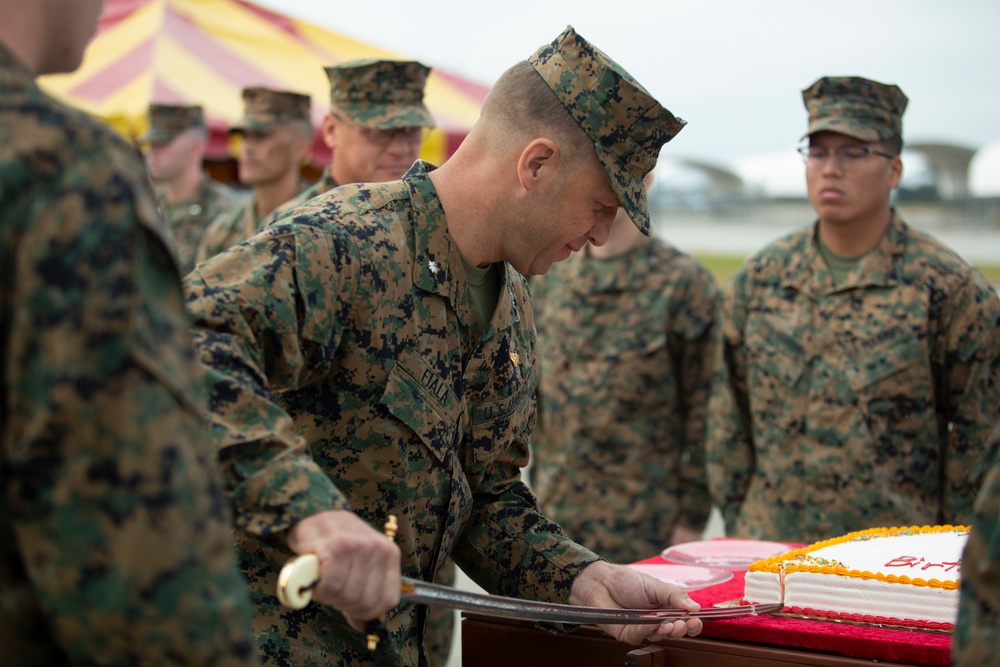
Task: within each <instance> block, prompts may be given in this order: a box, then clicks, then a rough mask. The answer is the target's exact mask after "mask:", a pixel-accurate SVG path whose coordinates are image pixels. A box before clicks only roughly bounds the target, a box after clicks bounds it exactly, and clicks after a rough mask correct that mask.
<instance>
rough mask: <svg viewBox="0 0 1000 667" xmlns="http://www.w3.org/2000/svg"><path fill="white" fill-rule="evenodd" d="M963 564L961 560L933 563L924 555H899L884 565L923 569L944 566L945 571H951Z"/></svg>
mask: <svg viewBox="0 0 1000 667" xmlns="http://www.w3.org/2000/svg"><path fill="white" fill-rule="evenodd" d="M961 564H962V563H961V561H954V562H950V561H946V562H944V563H932V562H930V561H928V560H926V559H924V558H923V557H920V558H917V557H916V556H898V557H896V558H893V559H892V560H890V561H889V562H888V563H886V564H885V565H884V567H910V568H915V567H919V568H920V569H921V570H922V571H926V570H930V569H932V568H942V569H943V570H944V571H945V572H951V571H952V570H958V569H959V568H960V566H961Z"/></svg>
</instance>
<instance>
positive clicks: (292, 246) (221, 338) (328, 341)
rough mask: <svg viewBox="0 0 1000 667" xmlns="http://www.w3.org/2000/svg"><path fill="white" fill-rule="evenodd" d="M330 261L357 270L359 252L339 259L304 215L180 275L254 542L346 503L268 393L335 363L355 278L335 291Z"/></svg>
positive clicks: (245, 526)
mask: <svg viewBox="0 0 1000 667" xmlns="http://www.w3.org/2000/svg"><path fill="white" fill-rule="evenodd" d="M334 257H341V258H343V257H349V258H350V259H349V260H344V261H345V263H347V264H353V265H354V266H357V265H358V264H359V262H358V258H357V253H356V251H355V249H354V248H353V247H346V248H340V249H338V252H337V253H334V252H333V250H332V249H331V248H330V247H329V245H328V240H327V238H326V236H325V235H324V234H322V233H319V232H317V231H316V230H315V229H314V228H313V227H312V226H310V225H308V224H306V223H303V222H301V221H299V220H297V221H296V222H295V223H289V224H284V225H276V226H273V227H270V228H269V229H267V230H266V231H264V232H263V233H261V234H259V235H257V236H255V237H253V238H251V239H250V240H249V241H248V242H247V243H244V244H242V245H239V246H236V247H235V248H233V249H232V251H231V252H227V253H223V254H221V255H217V256H215V257H213V258H212V259H210V260H209V261H208V262H206V263H205V264H202V265H201V266H199V267H198V268H197V269H195V270H194V271H193V272H192V273H191V274H189V275H188V276H187V278H186V279H185V290H186V295H187V300H188V302H187V303H188V308H189V310H190V311H191V313H192V315H193V317H194V321H195V327H196V328H195V332H194V342H195V350H196V353H197V355H198V359H199V360H200V361H201V363H202V364H203V365H204V366H205V367H206V381H207V384H208V391H209V407H210V410H211V412H212V419H213V428H212V431H213V437H214V440H215V442H216V443H217V445H218V446H219V448H220V449H219V456H220V461H221V464H222V468H223V475H224V479H225V481H226V484H227V486H228V490H229V491H230V492H231V493H232V494H233V499H234V511H235V515H236V525H237V527H238V528H239V529H241V530H243V531H246V532H247V533H249V534H252V535H256V536H258V537H262V538H268V537H273V536H275V535H277V534H278V533H282V532H283V531H285V530H287V529H288V528H289V527H291V526H292V525H293V524H294V523H295V522H297V521H298V520H299V519H302V518H304V517H307V516H310V515H312V514H316V513H317V512H321V511H325V510H329V509H346V508H347V502H346V500H345V498H344V496H343V495H342V494H341V493H340V491H339V490H338V489H337V488H336V487H335V486H334V485H333V482H332V481H331V480H330V479H329V477H328V476H327V475H326V474H325V473H324V472H323V471H322V470H321V469H320V468H319V467H318V466H317V465H316V463H315V462H314V461H313V460H312V459H311V457H310V456H309V454H308V452H307V450H306V443H305V441H304V440H303V439H302V438H301V437H299V436H298V435H297V434H296V433H295V431H294V429H293V425H292V419H291V417H290V416H289V415H288V413H287V412H286V411H285V410H284V409H283V408H282V407H281V406H280V405H279V403H278V402H276V401H275V400H274V397H273V396H272V392H271V388H272V387H281V388H282V390H291V389H296V388H299V387H302V386H304V385H306V384H308V383H309V382H311V381H312V380H314V379H316V378H318V377H322V376H324V375H325V374H326V373H327V372H328V370H329V368H330V364H331V363H332V359H333V353H334V351H335V350H336V346H337V344H338V324H337V323H338V322H344V321H346V319H347V314H346V313H347V309H348V308H349V299H350V292H351V291H352V289H353V288H352V285H351V283H350V281H349V280H348V281H347V282H346V283H345V284H342V285H337V284H335V281H336V276H337V275H338V271H337V270H336V268H335V267H334V266H333V263H334V259H333V258H334ZM345 299H346V300H345ZM317 305H318V306H319V307H316V306H317Z"/></svg>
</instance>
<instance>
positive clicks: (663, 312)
mask: <svg viewBox="0 0 1000 667" xmlns="http://www.w3.org/2000/svg"><path fill="white" fill-rule="evenodd" d="M531 292H532V303H533V304H534V306H535V323H536V327H537V330H538V349H539V358H540V360H541V374H540V376H539V385H538V397H537V400H538V424H537V428H536V430H535V436H534V438H533V440H532V467H531V487H532V490H533V491H534V492H535V495H536V496H537V497H538V505H539V507H540V508H541V509H542V511H543V512H545V513H546V515H547V516H549V517H551V518H552V519H554V520H555V521H556V523H558V524H559V525H560V526H562V527H563V529H564V530H565V531H566V532H567V534H569V536H570V537H572V538H573V539H575V540H576V541H578V542H580V543H581V544H584V545H586V546H587V547H588V548H590V549H593V550H594V551H596V552H597V553H599V554H601V555H602V556H604V557H606V558H608V559H611V560H616V561H618V562H622V563H630V562H633V561H636V560H640V559H642V558H647V557H649V556H651V555H655V554H657V553H659V552H660V551H662V550H663V549H664V548H665V547H666V546H668V544H669V543H670V538H671V533H672V531H673V530H674V528H675V527H676V526H678V525H680V526H684V527H686V528H689V529H691V530H693V531H696V532H700V531H702V530H704V528H705V523H706V521H707V520H708V514H709V510H710V509H711V501H710V499H709V496H708V488H707V485H706V481H705V458H704V452H705V441H704V438H705V416H706V408H707V404H708V393H709V387H710V384H711V378H712V372H713V367H712V364H711V359H712V354H711V353H712V344H713V343H714V340H713V336H712V331H713V328H714V326H715V321H716V310H717V308H718V305H719V289H718V287H717V286H716V284H715V280H714V279H713V278H712V274H710V273H709V272H708V271H707V270H706V269H705V267H704V266H702V265H701V264H700V263H699V262H698V260H696V259H695V258H693V257H691V256H690V255H687V254H685V253H683V252H681V251H679V250H678V249H677V248H675V247H673V246H671V245H670V244H668V243H665V242H663V241H660V240H657V239H647V240H645V242H644V243H642V244H641V245H639V246H637V247H635V248H633V249H632V250H630V251H629V252H627V253H625V254H624V255H622V256H620V257H616V258H613V259H597V258H594V257H591V256H589V255H588V254H585V253H584V252H581V253H577V254H576V255H574V256H572V257H570V258H569V259H568V260H566V261H564V262H559V263H557V264H555V265H553V267H552V269H551V270H550V271H549V272H548V273H547V274H546V275H544V276H538V277H537V278H533V279H532V281H531Z"/></svg>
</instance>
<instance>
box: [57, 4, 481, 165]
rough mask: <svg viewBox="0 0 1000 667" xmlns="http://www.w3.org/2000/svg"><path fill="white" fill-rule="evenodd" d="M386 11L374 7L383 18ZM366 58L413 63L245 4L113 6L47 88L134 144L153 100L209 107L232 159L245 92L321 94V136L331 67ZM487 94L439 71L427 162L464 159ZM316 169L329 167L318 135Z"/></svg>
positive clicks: (433, 83)
mask: <svg viewBox="0 0 1000 667" xmlns="http://www.w3.org/2000/svg"><path fill="white" fill-rule="evenodd" d="M377 7H378V4H377V3H372V11H373V12H376V13H377V11H378V9H377ZM357 58H393V59H400V60H410V59H412V58H409V57H407V56H402V55H399V54H396V53H391V52H389V51H385V50H383V49H380V48H378V47H375V46H372V45H370V44H366V43H364V42H361V41H358V40H355V39H351V38H350V37H345V36H344V35H341V34H337V33H334V32H330V31H328V30H324V29H323V28H320V27H317V26H315V25H312V24H310V23H306V22H304V21H299V20H296V19H294V18H291V17H289V16H285V15H282V14H278V13H276V12H273V11H271V10H269V9H265V8H263V7H261V6H259V5H255V4H253V3H252V2H247V1H245V0H106V2H105V6H104V12H103V14H102V15H101V19H100V25H99V27H98V32H97V34H96V36H95V38H94V40H93V42H92V43H91V44H90V46H89V47H88V48H87V52H86V55H85V58H84V61H83V64H82V65H81V67H80V68H79V69H78V70H77V71H76V72H74V73H72V74H68V75H55V76H46V77H41V79H40V84H41V85H42V87H43V88H45V89H46V90H47V91H48V92H49V93H51V94H53V95H54V96H56V97H58V98H60V99H62V100H63V101H65V102H68V103H70V104H73V105H74V106H77V107H80V108H83V109H85V110H86V111H88V112H90V113H91V114H93V115H95V116H97V117H99V118H102V119H104V120H105V121H106V122H108V123H109V124H110V125H111V126H113V127H114V128H116V129H117V130H119V131H120V132H122V133H123V134H125V135H126V136H129V137H131V138H133V139H134V138H135V137H138V136H139V135H141V134H142V133H143V132H144V131H145V129H146V126H147V111H148V107H149V104H150V103H151V102H158V103H165V104H201V105H202V106H203V107H204V109H205V116H206V120H207V122H208V125H209V128H210V130H211V135H212V140H211V142H210V147H209V153H208V156H209V157H210V158H213V159H221V158H225V157H226V156H227V155H228V153H229V143H228V128H229V125H230V124H231V123H233V122H234V121H235V120H236V119H237V118H239V116H240V115H241V114H242V112H243V101H242V90H243V88H245V87H249V86H265V87H268V88H274V89H277V90H290V91H294V92H300V93H305V94H307V95H309V96H311V98H312V117H313V124H314V125H315V126H316V128H317V129H318V128H319V126H320V123H321V121H322V118H323V115H324V113H326V111H327V108H328V105H329V99H330V90H329V82H328V81H327V78H326V74H325V73H324V71H323V68H324V67H325V66H327V65H333V64H336V63H338V62H343V61H347V60H354V59H357ZM425 64H428V65H432V64H431V63H425ZM487 90H488V87H487V86H485V85H482V84H479V83H476V82H473V81H469V80H467V79H463V78H460V77H458V76H456V75H453V74H449V73H447V72H445V71H443V70H440V69H437V68H434V69H433V70H432V71H431V75H430V77H429V78H428V80H427V88H426V94H425V102H426V103H427V106H428V108H429V109H430V110H431V113H432V114H433V115H434V118H435V120H436V122H437V129H436V130H435V131H434V132H432V133H431V135H430V137H429V138H428V140H427V142H426V143H425V145H424V148H423V151H422V153H423V157H424V158H426V159H428V160H431V161H432V162H435V163H437V164H440V163H441V162H443V161H444V160H445V159H446V158H447V157H448V156H449V155H450V154H451V153H452V152H453V151H454V149H455V148H456V147H457V145H458V144H459V143H460V142H461V140H462V138H463V137H464V136H465V135H466V134H467V133H468V131H469V129H470V128H471V127H472V125H473V124H474V123H475V121H476V119H477V118H478V117H479V108H480V105H481V104H482V101H483V98H484V97H485V96H486V92H487ZM313 162H314V164H317V165H323V164H326V163H327V162H329V150H328V149H327V148H326V146H325V144H323V141H322V138H321V137H319V136H318V134H317V141H316V143H315V145H314V148H313Z"/></svg>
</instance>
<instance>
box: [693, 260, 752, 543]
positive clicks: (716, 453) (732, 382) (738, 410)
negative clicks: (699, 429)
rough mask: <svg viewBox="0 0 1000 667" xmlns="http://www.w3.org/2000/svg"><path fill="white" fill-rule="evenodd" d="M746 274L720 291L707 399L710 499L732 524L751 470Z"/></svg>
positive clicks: (727, 521)
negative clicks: (711, 376) (720, 311)
mask: <svg viewBox="0 0 1000 667" xmlns="http://www.w3.org/2000/svg"><path fill="white" fill-rule="evenodd" d="M747 283H748V274H747V270H746V268H744V269H743V270H741V271H740V272H739V273H738V274H737V275H736V276H735V277H734V278H733V279H732V281H731V282H729V283H728V284H727V286H726V288H725V289H724V292H723V302H722V318H721V322H720V326H719V327H718V328H717V330H716V332H715V335H714V340H715V342H714V344H713V346H712V347H713V350H714V351H713V357H714V360H715V374H714V376H713V380H712V389H711V396H710V399H709V404H708V411H709V422H708V428H707V429H706V431H707V435H706V441H705V442H706V444H705V464H706V470H707V474H708V487H709V492H710V493H711V496H712V500H713V501H714V503H715V504H716V505H717V506H718V507H719V509H720V510H721V511H722V515H723V518H724V519H725V522H726V525H727V526H731V525H732V524H733V522H734V520H735V518H736V515H737V512H738V511H739V507H740V504H741V503H742V501H743V497H744V495H745V494H746V490H747V488H748V486H749V484H750V478H751V476H752V475H753V471H754V451H753V441H752V433H751V430H750V429H751V426H750V411H749V398H748V395H747V381H746V378H747V368H746V354H745V351H744V347H743V327H744V325H745V321H746V307H747V304H746V291H747V287H746V286H747Z"/></svg>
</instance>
